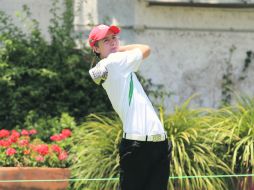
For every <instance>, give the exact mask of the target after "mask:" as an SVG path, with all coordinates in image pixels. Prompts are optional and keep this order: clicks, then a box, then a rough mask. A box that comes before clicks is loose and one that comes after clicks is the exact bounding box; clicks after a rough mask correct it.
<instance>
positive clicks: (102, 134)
mask: <svg viewBox="0 0 254 190" xmlns="http://www.w3.org/2000/svg"><path fill="white" fill-rule="evenodd" d="M121 135H122V123H121V121H120V119H119V118H118V117H117V116H116V115H115V114H111V116H109V115H95V114H91V115H89V116H88V117H87V118H86V122H84V123H83V124H82V125H81V126H80V127H79V128H78V129H77V130H76V131H75V133H74V134H73V141H74V144H75V145H76V146H74V147H73V148H72V156H73V157H72V159H73V162H74V164H73V167H72V177H73V178H89V179H92V178H96V179H100V178H117V177H119V175H118V173H119V169H118V168H119V156H118V146H119V143H120V140H121ZM73 185H74V189H86V190H102V189H105V190H106V189H107V190H108V189H110V190H113V189H117V187H118V181H117V180H109V181H76V182H75V183H74V184H73Z"/></svg>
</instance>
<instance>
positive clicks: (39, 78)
mask: <svg viewBox="0 0 254 190" xmlns="http://www.w3.org/2000/svg"><path fill="white" fill-rule="evenodd" d="M53 2H54V3H53V8H52V10H51V13H52V15H53V18H52V20H51V24H50V26H49V34H50V42H48V41H47V40H46V39H44V38H43V37H42V34H41V31H40V30H39V24H38V22H37V21H35V20H33V19H31V18H30V12H29V9H28V8H27V7H26V6H24V8H23V13H24V14H25V15H24V18H26V19H25V20H23V22H28V23H29V24H30V25H29V26H30V28H28V31H27V33H24V32H22V31H21V29H19V28H18V27H16V26H15V25H14V24H13V22H12V20H11V19H10V18H9V17H8V16H7V15H5V14H4V13H3V12H0V21H1V22H0V28H1V33H0V41H1V44H0V110H1V111H0V127H1V128H7V129H11V128H13V127H15V126H18V125H19V126H20V127H21V126H22V125H23V123H24V121H25V118H26V116H27V114H28V113H29V112H30V111H34V112H35V113H36V114H38V115H39V116H41V117H43V118H46V117H48V116H49V117H55V116H60V115H61V113H62V112H66V113H69V114H70V115H71V116H74V117H75V119H76V120H78V121H79V120H80V119H82V118H84V116H85V115H87V114H89V113H91V112H98V111H100V112H103V111H112V107H111V104H110V102H109V100H108V98H107V97H106V93H105V91H104V90H103V89H102V88H101V87H98V86H96V85H94V83H93V81H92V80H91V79H90V76H89V73H88V70H89V67H90V62H91V59H92V54H91V52H90V51H88V50H87V49H83V50H77V49H76V45H75V43H74V38H73V31H72V29H73V24H72V23H73V12H72V8H73V7H72V1H68V0H65V7H66V9H65V11H64V13H63V15H59V14H56V13H57V12H59V11H57V10H58V6H63V5H60V2H58V1H53ZM84 40H85V39H84Z"/></svg>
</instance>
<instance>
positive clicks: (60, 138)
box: [50, 134, 65, 141]
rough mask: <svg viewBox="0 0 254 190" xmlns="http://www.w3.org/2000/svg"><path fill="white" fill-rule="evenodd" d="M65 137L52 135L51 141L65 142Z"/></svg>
mask: <svg viewBox="0 0 254 190" xmlns="http://www.w3.org/2000/svg"><path fill="white" fill-rule="evenodd" d="M64 138H65V137H64V136H63V135H62V134H59V135H52V136H51V137H50V140H52V141H61V140H63V139H64Z"/></svg>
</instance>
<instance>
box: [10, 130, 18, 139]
mask: <svg viewBox="0 0 254 190" xmlns="http://www.w3.org/2000/svg"><path fill="white" fill-rule="evenodd" d="M11 136H13V137H16V138H19V137H20V134H19V132H17V131H15V130H12V131H11Z"/></svg>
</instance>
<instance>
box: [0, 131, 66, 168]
mask: <svg viewBox="0 0 254 190" xmlns="http://www.w3.org/2000/svg"><path fill="white" fill-rule="evenodd" d="M36 134H37V131H36V130H35V129H32V130H25V129H23V130H21V131H20V132H19V131H17V130H11V131H9V130H6V129H2V130H0V165H1V166H9V167H17V166H18V167H25V166H32V167H42V166H44V167H61V168H64V167H67V165H68V161H67V158H68V153H67V151H66V150H65V149H64V148H65V147H66V143H65V141H66V139H67V138H68V137H70V136H71V131H70V130H69V129H63V130H62V132H61V133H60V134H55V135H52V136H51V137H50V139H51V142H50V143H45V142H43V141H42V140H41V139H38V138H36Z"/></svg>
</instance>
